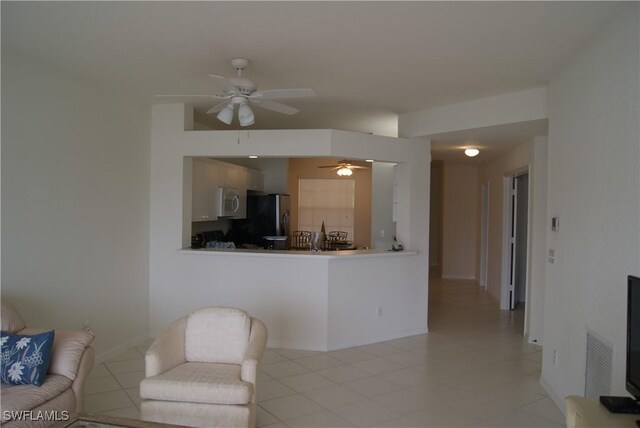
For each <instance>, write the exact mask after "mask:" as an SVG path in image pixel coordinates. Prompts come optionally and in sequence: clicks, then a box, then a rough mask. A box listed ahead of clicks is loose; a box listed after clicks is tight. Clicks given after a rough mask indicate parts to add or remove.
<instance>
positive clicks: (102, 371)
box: [87, 364, 111, 379]
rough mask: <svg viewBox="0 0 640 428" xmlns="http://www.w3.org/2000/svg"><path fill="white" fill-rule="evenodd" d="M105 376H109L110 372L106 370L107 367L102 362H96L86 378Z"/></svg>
mask: <svg viewBox="0 0 640 428" xmlns="http://www.w3.org/2000/svg"><path fill="white" fill-rule="evenodd" d="M105 376H111V372H110V371H109V370H107V367H106V366H105V365H104V364H98V365H96V366H94V367H93V369H92V370H91V373H89V376H87V378H88V379H90V378H92V377H105Z"/></svg>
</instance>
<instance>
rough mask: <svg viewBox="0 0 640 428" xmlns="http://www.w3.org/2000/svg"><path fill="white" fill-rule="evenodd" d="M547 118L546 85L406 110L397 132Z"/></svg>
mask: <svg viewBox="0 0 640 428" xmlns="http://www.w3.org/2000/svg"><path fill="white" fill-rule="evenodd" d="M546 118H547V88H546V87H541V88H533V89H527V90H524V91H518V92H510V93H508V94H502V95H496V96H493V97H486V98H480V99H477V100H471V101H467V102H462V103H458V104H453V105H448V106H442V107H435V108H431V109H428V110H421V111H416V112H410V113H405V114H402V115H400V116H399V117H398V131H399V135H400V136H402V137H417V136H421V135H430V136H432V135H437V134H442V133H445V132H452V131H461V130H465V129H474V128H481V127H486V126H495V125H505V124H509V123H518V122H529V121H532V120H540V119H546Z"/></svg>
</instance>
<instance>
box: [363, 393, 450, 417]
mask: <svg viewBox="0 0 640 428" xmlns="http://www.w3.org/2000/svg"><path fill="white" fill-rule="evenodd" d="M372 400H373V401H375V402H376V403H380V404H382V405H383V406H384V407H387V408H389V409H391V410H393V411H395V412H398V413H400V414H407V413H415V412H417V411H419V410H423V409H433V408H439V407H442V403H441V402H439V401H437V400H434V399H430V398H427V397H425V396H424V395H421V394H418V393H416V392H415V391H411V390H409V389H403V390H402V391H396V392H390V393H388V394H384V395H379V396H377V397H375V398H372Z"/></svg>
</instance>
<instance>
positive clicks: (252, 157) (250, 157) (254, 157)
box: [249, 155, 258, 159]
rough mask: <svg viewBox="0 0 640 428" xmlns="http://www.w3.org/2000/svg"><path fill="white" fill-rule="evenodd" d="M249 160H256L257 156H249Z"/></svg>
mask: <svg viewBox="0 0 640 428" xmlns="http://www.w3.org/2000/svg"><path fill="white" fill-rule="evenodd" d="M249 159H258V156H256V155H249Z"/></svg>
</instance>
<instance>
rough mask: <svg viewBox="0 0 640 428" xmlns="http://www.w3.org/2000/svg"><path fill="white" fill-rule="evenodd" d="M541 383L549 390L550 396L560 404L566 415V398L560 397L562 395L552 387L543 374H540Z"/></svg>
mask: <svg viewBox="0 0 640 428" xmlns="http://www.w3.org/2000/svg"><path fill="white" fill-rule="evenodd" d="M540 385H542V388H544V390H545V391H547V394H549V398H551V400H552V401H553V402H554V403H555V405H556V406H558V409H560V411H561V412H562V414H563V415H566V410H565V408H564V398H560V396H559V395H558V394H557V393H556V391H555V390H554V389H553V388H552V387H551V385H550V384H549V382H547V380H546V379H545V378H544V376H543V375H540Z"/></svg>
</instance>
